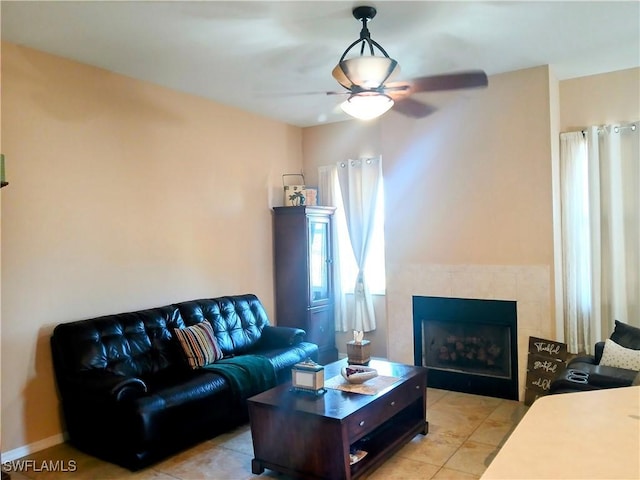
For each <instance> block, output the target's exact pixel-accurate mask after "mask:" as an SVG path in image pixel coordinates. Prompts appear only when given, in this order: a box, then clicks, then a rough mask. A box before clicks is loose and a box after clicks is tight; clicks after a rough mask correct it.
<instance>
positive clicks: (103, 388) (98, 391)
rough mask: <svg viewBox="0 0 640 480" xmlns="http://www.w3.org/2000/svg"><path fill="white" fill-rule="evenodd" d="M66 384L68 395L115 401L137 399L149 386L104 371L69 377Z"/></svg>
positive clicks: (130, 378)
mask: <svg viewBox="0 0 640 480" xmlns="http://www.w3.org/2000/svg"><path fill="white" fill-rule="evenodd" d="M64 384H65V390H66V391H67V393H71V394H75V395H87V396H92V397H101V398H103V399H110V400H115V401H123V400H126V399H130V398H136V397H139V396H141V395H144V394H145V393H147V385H146V384H145V383H144V381H142V380H141V379H139V378H136V377H126V376H124V375H115V374H113V373H110V372H106V371H104V370H87V371H84V372H81V373H79V374H77V375H74V376H70V377H67V378H66V379H65V382H64Z"/></svg>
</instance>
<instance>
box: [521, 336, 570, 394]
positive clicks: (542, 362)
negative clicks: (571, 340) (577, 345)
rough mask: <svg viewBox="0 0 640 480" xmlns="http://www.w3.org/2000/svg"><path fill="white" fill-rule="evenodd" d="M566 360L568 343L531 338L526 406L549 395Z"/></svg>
mask: <svg viewBox="0 0 640 480" xmlns="http://www.w3.org/2000/svg"><path fill="white" fill-rule="evenodd" d="M566 359H567V344H566V343H561V342H556V341H554V340H546V339H544V338H537V337H529V355H528V358H527V381H526V391H525V399H524V403H525V405H531V404H532V403H533V402H534V401H535V400H536V398H538V397H540V396H542V395H546V394H547V393H549V389H550V388H551V382H552V381H553V379H554V377H555V376H556V375H557V374H558V373H559V372H561V371H562V370H564V368H565V361H566Z"/></svg>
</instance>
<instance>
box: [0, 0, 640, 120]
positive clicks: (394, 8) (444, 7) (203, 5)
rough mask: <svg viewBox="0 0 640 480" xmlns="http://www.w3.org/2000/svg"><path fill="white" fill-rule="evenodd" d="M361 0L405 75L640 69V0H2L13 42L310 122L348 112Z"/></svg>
mask: <svg viewBox="0 0 640 480" xmlns="http://www.w3.org/2000/svg"><path fill="white" fill-rule="evenodd" d="M355 5H373V6H375V7H376V8H377V9H378V15H377V16H376V18H375V19H374V20H373V21H372V22H370V24H369V30H370V32H371V37H372V38H373V40H375V41H377V42H378V43H380V44H381V45H382V46H383V47H384V48H385V50H387V52H388V53H389V55H390V56H391V57H393V58H395V59H396V60H397V61H398V62H399V64H400V66H401V68H402V73H401V76H400V77H399V78H398V79H400V80H402V79H409V78H413V77H418V76H425V75H434V74H439V73H449V72H455V71H460V70H469V69H482V70H484V71H486V72H487V74H488V75H493V74H497V73H502V72H507V71H512V70H518V69H522V68H527V67H533V66H538V65H545V64H549V65H552V67H553V68H554V71H555V73H556V75H557V77H558V78H559V79H567V78H573V77H579V76H585V75H592V74H597V73H603V72H607V71H614V70H621V69H626V68H631V67H637V66H640V2H638V1H623V2H611V1H604V2H592V1H586V2H582V1H568V2H531V1H530V2H501V1H498V2H480V1H470V2H465V1H449V2H432V1H412V2H400V1H375V2H350V1H299V2H290V1H258V2H246V1H227V2H222V1H194V2H188V1H173V2H166V1H162V2H161V1H140V2H130V1H109V2H102V1H89V0H85V1H78V2H68V1H60V2H56V1H44V2H37V1H36V2H7V1H2V3H1V9H2V10H1V14H2V39H3V40H8V41H10V42H13V43H17V44H20V45H26V46H29V47H32V48H35V49H38V50H43V51H46V52H50V53H53V54H56V55H60V56H63V57H67V58H71V59H74V60H77V61H79V62H83V63H87V64H90V65H95V66H98V67H102V68H105V69H107V70H110V71H113V72H117V73H121V74H124V75H128V76H131V77H135V78H139V79H142V80H147V81H150V82H154V83H156V84H159V85H163V86H166V87H169V88H173V89H176V90H180V91H184V92H188V93H192V94H195V95H199V96H202V97H206V98H210V99H213V100H215V101H218V102H220V103H224V104H228V105H233V106H236V107H239V108H242V109H245V110H248V111H252V112H255V113H258V114H261V115H264V116H267V117H271V118H274V119H277V120H281V121H284V122H287V123H290V124H293V125H299V126H310V125H317V124H320V123H323V122H334V121H339V120H344V119H345V118H346V117H345V115H344V114H342V112H341V111H340V109H339V108H336V107H337V105H338V104H339V103H340V101H341V99H342V97H336V96H327V95H324V94H323V93H322V92H326V91H335V90H339V89H340V87H339V86H338V85H337V83H336V82H335V80H334V79H333V77H332V76H331V70H332V68H333V67H334V66H335V64H336V63H337V61H338V59H339V57H340V55H341V54H342V52H343V51H344V49H345V48H346V47H347V46H348V45H349V44H350V43H351V42H352V41H354V40H356V39H357V38H358V35H359V32H360V26H361V25H360V23H359V22H358V21H357V20H355V19H354V18H353V16H352V15H351V10H352V8H353V6H355ZM489 81H490V82H491V80H489ZM490 87H491V84H489V88H490ZM308 92H316V93H312V94H308ZM421 95H422V96H426V97H421V98H423V99H426V100H427V101H429V94H421ZM432 95H433V94H432Z"/></svg>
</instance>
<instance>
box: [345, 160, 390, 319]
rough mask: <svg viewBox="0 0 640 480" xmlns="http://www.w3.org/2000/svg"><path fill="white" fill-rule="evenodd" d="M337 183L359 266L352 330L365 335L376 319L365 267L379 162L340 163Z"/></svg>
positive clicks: (380, 172)
mask: <svg viewBox="0 0 640 480" xmlns="http://www.w3.org/2000/svg"><path fill="white" fill-rule="evenodd" d="M338 180H339V183H340V191H341V193H342V199H343V201H344V211H345V218H346V222H347V229H348V231H349V238H350V240H351V247H352V249H353V255H354V257H355V260H356V263H357V266H358V274H357V275H356V281H355V285H354V288H353V295H354V309H353V319H352V325H353V326H352V328H353V329H354V330H362V331H365V332H368V331H371V330H375V328H376V318H375V313H374V309H373V298H372V296H371V292H370V291H369V287H368V284H367V279H366V276H365V269H364V267H365V264H366V261H367V255H368V253H369V246H370V244H371V238H372V235H371V234H372V231H373V226H374V221H375V215H376V202H377V200H378V189H379V188H380V186H381V183H382V161H381V159H380V158H379V157H378V158H367V159H357V160H349V161H347V162H340V163H339V164H338Z"/></svg>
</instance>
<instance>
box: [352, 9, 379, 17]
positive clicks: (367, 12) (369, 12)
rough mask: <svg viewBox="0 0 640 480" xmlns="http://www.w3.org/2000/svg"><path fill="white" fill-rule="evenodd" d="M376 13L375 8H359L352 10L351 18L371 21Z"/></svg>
mask: <svg viewBox="0 0 640 480" xmlns="http://www.w3.org/2000/svg"><path fill="white" fill-rule="evenodd" d="M376 13H377V10H376V9H375V7H367V6H361V7H356V8H354V9H353V16H354V17H355V18H356V19H358V20H372V19H373V17H375V16H376Z"/></svg>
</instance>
